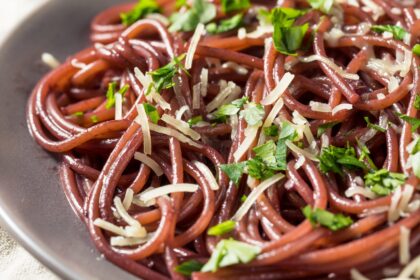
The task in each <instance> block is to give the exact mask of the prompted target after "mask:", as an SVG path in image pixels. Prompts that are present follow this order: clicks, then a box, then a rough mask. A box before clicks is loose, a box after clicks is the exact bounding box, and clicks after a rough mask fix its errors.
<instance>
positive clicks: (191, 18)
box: [169, 0, 216, 32]
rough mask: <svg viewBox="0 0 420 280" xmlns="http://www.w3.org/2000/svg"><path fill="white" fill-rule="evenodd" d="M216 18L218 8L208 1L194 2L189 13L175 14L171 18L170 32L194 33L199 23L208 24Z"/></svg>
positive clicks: (196, 0)
mask: <svg viewBox="0 0 420 280" xmlns="http://www.w3.org/2000/svg"><path fill="white" fill-rule="evenodd" d="M215 17H216V6H215V5H214V4H212V3H210V2H208V1H207V0H194V1H193V4H192V7H191V8H190V9H189V10H187V11H182V12H178V13H175V14H173V15H172V16H171V17H170V21H171V22H172V25H171V26H170V27H169V31H170V32H176V31H185V32H188V31H193V30H195V28H196V27H197V25H198V24H199V23H208V22H210V21H211V20H212V19H214V18H215Z"/></svg>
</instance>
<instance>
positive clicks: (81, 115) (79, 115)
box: [73, 112, 85, 117]
mask: <svg viewBox="0 0 420 280" xmlns="http://www.w3.org/2000/svg"><path fill="white" fill-rule="evenodd" d="M84 115H85V113H83V112H75V113H73V116H75V117H83V116H84Z"/></svg>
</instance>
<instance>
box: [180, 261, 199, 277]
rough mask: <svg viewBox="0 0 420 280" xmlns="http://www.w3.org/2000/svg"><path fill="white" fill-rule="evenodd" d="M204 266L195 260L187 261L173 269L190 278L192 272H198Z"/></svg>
mask: <svg viewBox="0 0 420 280" xmlns="http://www.w3.org/2000/svg"><path fill="white" fill-rule="evenodd" d="M203 266H204V264H202V263H201V262H199V261H196V260H189V261H186V262H183V263H181V264H180V265H178V266H177V267H175V271H176V272H178V273H181V274H182V275H185V276H191V274H192V273H193V272H196V271H200V270H201V269H202V268H203Z"/></svg>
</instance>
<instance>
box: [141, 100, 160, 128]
mask: <svg viewBox="0 0 420 280" xmlns="http://www.w3.org/2000/svg"><path fill="white" fill-rule="evenodd" d="M143 107H144V111H145V112H146V115H147V116H148V117H149V119H150V121H151V122H153V123H155V124H157V123H158V121H159V120H160V116H159V113H158V111H157V109H156V107H155V106H153V105H151V104H149V103H143Z"/></svg>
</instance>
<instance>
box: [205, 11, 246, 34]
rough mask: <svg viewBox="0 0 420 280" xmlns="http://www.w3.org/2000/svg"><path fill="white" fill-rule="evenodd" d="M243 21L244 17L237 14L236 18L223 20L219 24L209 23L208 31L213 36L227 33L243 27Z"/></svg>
mask: <svg viewBox="0 0 420 280" xmlns="http://www.w3.org/2000/svg"><path fill="white" fill-rule="evenodd" d="M242 19H243V15H242V14H237V15H236V16H233V17H231V18H228V19H224V20H221V21H220V22H219V24H217V23H215V22H212V23H209V24H207V26H206V29H207V31H208V32H209V33H212V34H217V33H223V32H227V31H230V30H233V29H236V28H238V27H239V26H241V25H242Z"/></svg>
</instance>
